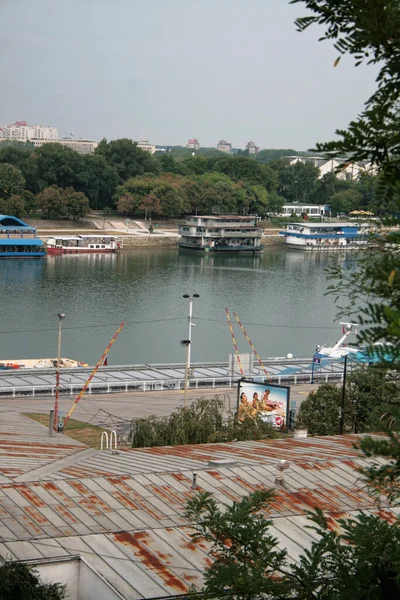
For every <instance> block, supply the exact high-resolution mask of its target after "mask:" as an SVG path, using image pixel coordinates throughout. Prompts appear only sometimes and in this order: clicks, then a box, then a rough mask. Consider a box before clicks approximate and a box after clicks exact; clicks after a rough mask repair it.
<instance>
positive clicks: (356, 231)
mask: <svg viewBox="0 0 400 600" xmlns="http://www.w3.org/2000/svg"><path fill="white" fill-rule="evenodd" d="M280 233H281V235H284V236H285V238H286V240H285V241H286V244H287V246H288V248H294V249H297V250H329V251H331V250H346V249H350V248H353V249H355V248H359V247H360V245H363V244H365V243H366V241H365V233H361V232H360V228H359V226H358V225H357V224H355V223H307V222H302V223H288V225H287V227H286V229H285V230H284V231H281V232H280Z"/></svg>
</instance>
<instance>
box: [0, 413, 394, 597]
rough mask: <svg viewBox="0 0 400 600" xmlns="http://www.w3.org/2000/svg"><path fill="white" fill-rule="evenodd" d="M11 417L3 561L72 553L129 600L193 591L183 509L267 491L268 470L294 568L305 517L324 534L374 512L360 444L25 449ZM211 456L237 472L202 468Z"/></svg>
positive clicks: (192, 548) (40, 445)
mask: <svg viewBox="0 0 400 600" xmlns="http://www.w3.org/2000/svg"><path fill="white" fill-rule="evenodd" d="M0 417H3V415H0ZM13 419H14V422H13ZM15 419H16V417H9V430H8V431H7V432H4V433H6V434H11V432H12V428H13V427H14V428H15V429H18V427H19V430H18V431H15V433H14V435H5V434H4V433H3V432H2V431H1V422H2V421H1V418H0V469H1V466H2V465H3V466H4V464H5V462H6V461H7V460H9V461H10V463H9V464H10V465H12V464H14V466H15V468H16V469H17V470H20V472H21V474H19V475H18V474H14V475H13V476H12V477H11V476H8V477H4V478H3V479H2V480H0V555H1V556H3V557H5V556H11V557H12V558H15V559H32V560H35V559H43V558H45V557H58V556H65V555H76V554H80V555H81V556H83V557H84V558H85V559H86V560H87V561H88V562H89V564H91V565H92V566H93V567H94V568H96V569H97V570H98V571H99V572H100V573H101V574H102V576H103V577H105V579H106V580H107V581H108V582H109V583H111V584H112V585H113V586H114V587H115V588H116V589H117V590H118V591H119V593H120V594H121V595H122V596H123V597H125V598H127V599H128V598H129V599H130V598H132V597H136V598H154V597H160V596H168V595H177V594H183V593H186V592H188V591H189V588H190V586H191V585H192V584H195V585H201V578H202V572H203V570H204V567H205V566H207V565H209V564H210V559H209V557H208V554H207V550H208V548H207V546H206V544H205V543H204V542H201V541H200V542H198V543H196V544H194V543H193V541H192V540H191V537H190V533H191V530H190V528H189V524H188V523H187V522H186V521H185V519H184V517H183V514H184V508H185V504H186V501H187V500H188V498H190V497H192V496H193V494H195V493H196V492H197V491H200V490H204V491H211V492H213V493H214V494H215V497H216V498H217V499H218V500H219V501H221V502H224V503H226V504H229V503H231V502H232V501H234V500H239V499H240V498H241V497H243V496H244V495H246V494H248V493H250V492H252V491H254V490H257V489H260V488H263V487H267V488H270V487H274V486H275V478H276V474H277V469H276V464H277V460H281V459H285V460H289V461H290V468H289V469H288V470H287V471H286V472H285V486H284V487H277V488H276V490H275V491H276V494H275V498H274V500H273V501H272V502H271V505H270V508H269V510H268V515H269V516H270V517H271V519H272V521H273V525H272V528H271V531H272V533H273V534H274V535H275V536H276V537H277V538H278V540H279V543H280V545H281V546H282V547H285V548H286V549H287V550H288V553H289V557H290V558H291V559H292V560H296V559H298V557H299V555H300V554H301V553H302V551H303V549H304V548H306V547H309V546H310V544H311V543H312V540H313V538H314V537H315V533H314V532H313V531H310V530H308V529H306V528H305V525H306V524H307V522H306V518H305V514H306V512H307V511H308V510H310V509H311V508H313V507H315V506H318V507H319V508H321V509H322V510H324V511H325V513H326V514H327V516H328V519H329V523H330V526H331V527H332V528H338V527H339V525H338V522H337V520H338V519H339V518H341V517H346V516H348V515H352V516H354V514H355V512H356V511H357V510H358V509H363V510H365V511H376V510H377V509H376V507H375V505H374V503H373V500H372V499H371V497H370V496H368V494H367V493H366V490H365V485H364V482H363V481H362V479H361V478H360V475H359V473H358V471H357V469H359V468H360V467H362V466H365V465H366V464H368V463H367V461H366V459H365V458H364V457H362V456H361V455H360V453H359V452H358V451H357V450H355V449H354V448H353V443H354V442H355V441H357V439H359V437H358V436H342V437H339V436H338V437H329V438H328V437H327V438H308V439H305V440H293V439H285V440H265V441H259V442H236V443H231V444H202V445H199V446H175V447H169V448H148V449H140V450H129V451H123V452H120V453H119V454H110V453H109V452H103V453H102V452H99V451H96V450H90V449H86V448H85V447H84V446H80V445H79V444H74V443H71V444H70V443H69V442H70V440H68V438H65V436H57V437H56V438H53V439H52V438H46V436H45V435H44V431H43V429H45V428H43V427H42V426H39V427H38V428H37V429H36V430H35V431H34V430H32V431H31V432H30V434H31V437H33V439H30V438H29V437H25V433H26V430H25V423H24V422H23V421H19V420H18V423H17V422H16V421H15ZM28 421H29V423H32V421H30V420H28ZM17 425H18V427H17ZM7 440H8V442H9V443H7ZM74 453H75V454H74ZM13 454H15V455H16V456H13ZM35 456H37V460H36V462H34V458H35ZM216 458H230V459H231V460H232V459H233V460H234V461H235V462H236V465H233V466H219V467H218V468H215V467H214V468H211V467H210V466H209V464H208V463H209V461H210V460H213V459H216ZM14 461H15V462H14ZM35 467H36V468H35ZM194 470H195V471H196V473H197V484H198V487H197V490H193V489H192V482H193V471H194ZM380 514H381V515H382V517H383V518H385V519H387V520H388V521H389V522H393V520H394V519H395V518H396V515H397V512H396V509H389V508H388V507H387V506H385V504H383V505H382V507H381V513H380Z"/></svg>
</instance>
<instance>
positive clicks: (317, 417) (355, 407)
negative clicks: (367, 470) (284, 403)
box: [296, 366, 400, 435]
mask: <svg viewBox="0 0 400 600" xmlns="http://www.w3.org/2000/svg"><path fill="white" fill-rule="evenodd" d="M345 392H346V393H345V404H344V433H346V432H347V433H348V432H354V433H366V432H379V431H385V430H387V428H388V427H389V428H390V429H391V428H392V426H393V421H392V419H391V417H390V415H391V412H392V410H393V408H396V407H399V408H400V387H399V383H398V382H397V381H393V380H392V379H390V371H389V372H388V370H387V369H382V368H377V367H374V366H371V367H369V366H363V367H358V368H354V369H353V370H352V371H351V372H350V373H348V374H347V378H346V390H345ZM341 400H342V388H341V386H340V387H338V386H335V385H331V384H328V383H324V384H322V385H321V386H320V387H319V388H318V389H317V390H316V391H315V392H311V393H310V394H309V395H308V396H307V398H306V400H304V401H303V402H302V403H301V405H300V409H299V412H298V415H297V418H296V426H297V427H304V428H306V429H308V432H309V434H310V435H337V434H338V433H340V432H339V422H340V412H341Z"/></svg>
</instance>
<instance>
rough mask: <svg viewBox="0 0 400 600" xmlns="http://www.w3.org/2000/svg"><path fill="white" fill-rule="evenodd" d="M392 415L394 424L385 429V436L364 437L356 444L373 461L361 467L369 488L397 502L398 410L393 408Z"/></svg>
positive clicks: (399, 474)
mask: <svg viewBox="0 0 400 600" xmlns="http://www.w3.org/2000/svg"><path fill="white" fill-rule="evenodd" d="M392 416H394V417H395V418H396V426H395V427H394V428H393V429H389V428H387V429H386V431H385V433H386V436H385V438H382V439H375V438H372V437H364V438H362V439H361V441H360V442H359V444H358V446H359V448H360V449H361V450H362V451H363V452H364V454H365V456H367V457H368V458H370V459H372V461H373V462H372V465H370V466H369V467H366V468H365V469H363V474H364V477H365V478H366V480H367V483H368V485H369V487H370V490H371V491H372V492H373V493H375V494H378V495H383V496H386V497H387V499H388V501H389V502H391V503H394V502H395V503H398V500H399V499H400V434H399V423H400V411H399V410H398V409H397V410H394V411H393V413H392ZM373 459H379V460H373ZM382 459H383V461H382Z"/></svg>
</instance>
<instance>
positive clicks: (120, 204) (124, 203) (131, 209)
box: [117, 193, 138, 216]
mask: <svg viewBox="0 0 400 600" xmlns="http://www.w3.org/2000/svg"><path fill="white" fill-rule="evenodd" d="M137 208H138V201H137V199H136V198H135V197H134V196H133V195H132V194H129V193H125V194H122V196H120V198H118V200H117V210H118V212H119V213H122V214H124V215H125V216H126V215H132V214H134V213H135V212H136V210H137Z"/></svg>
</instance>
